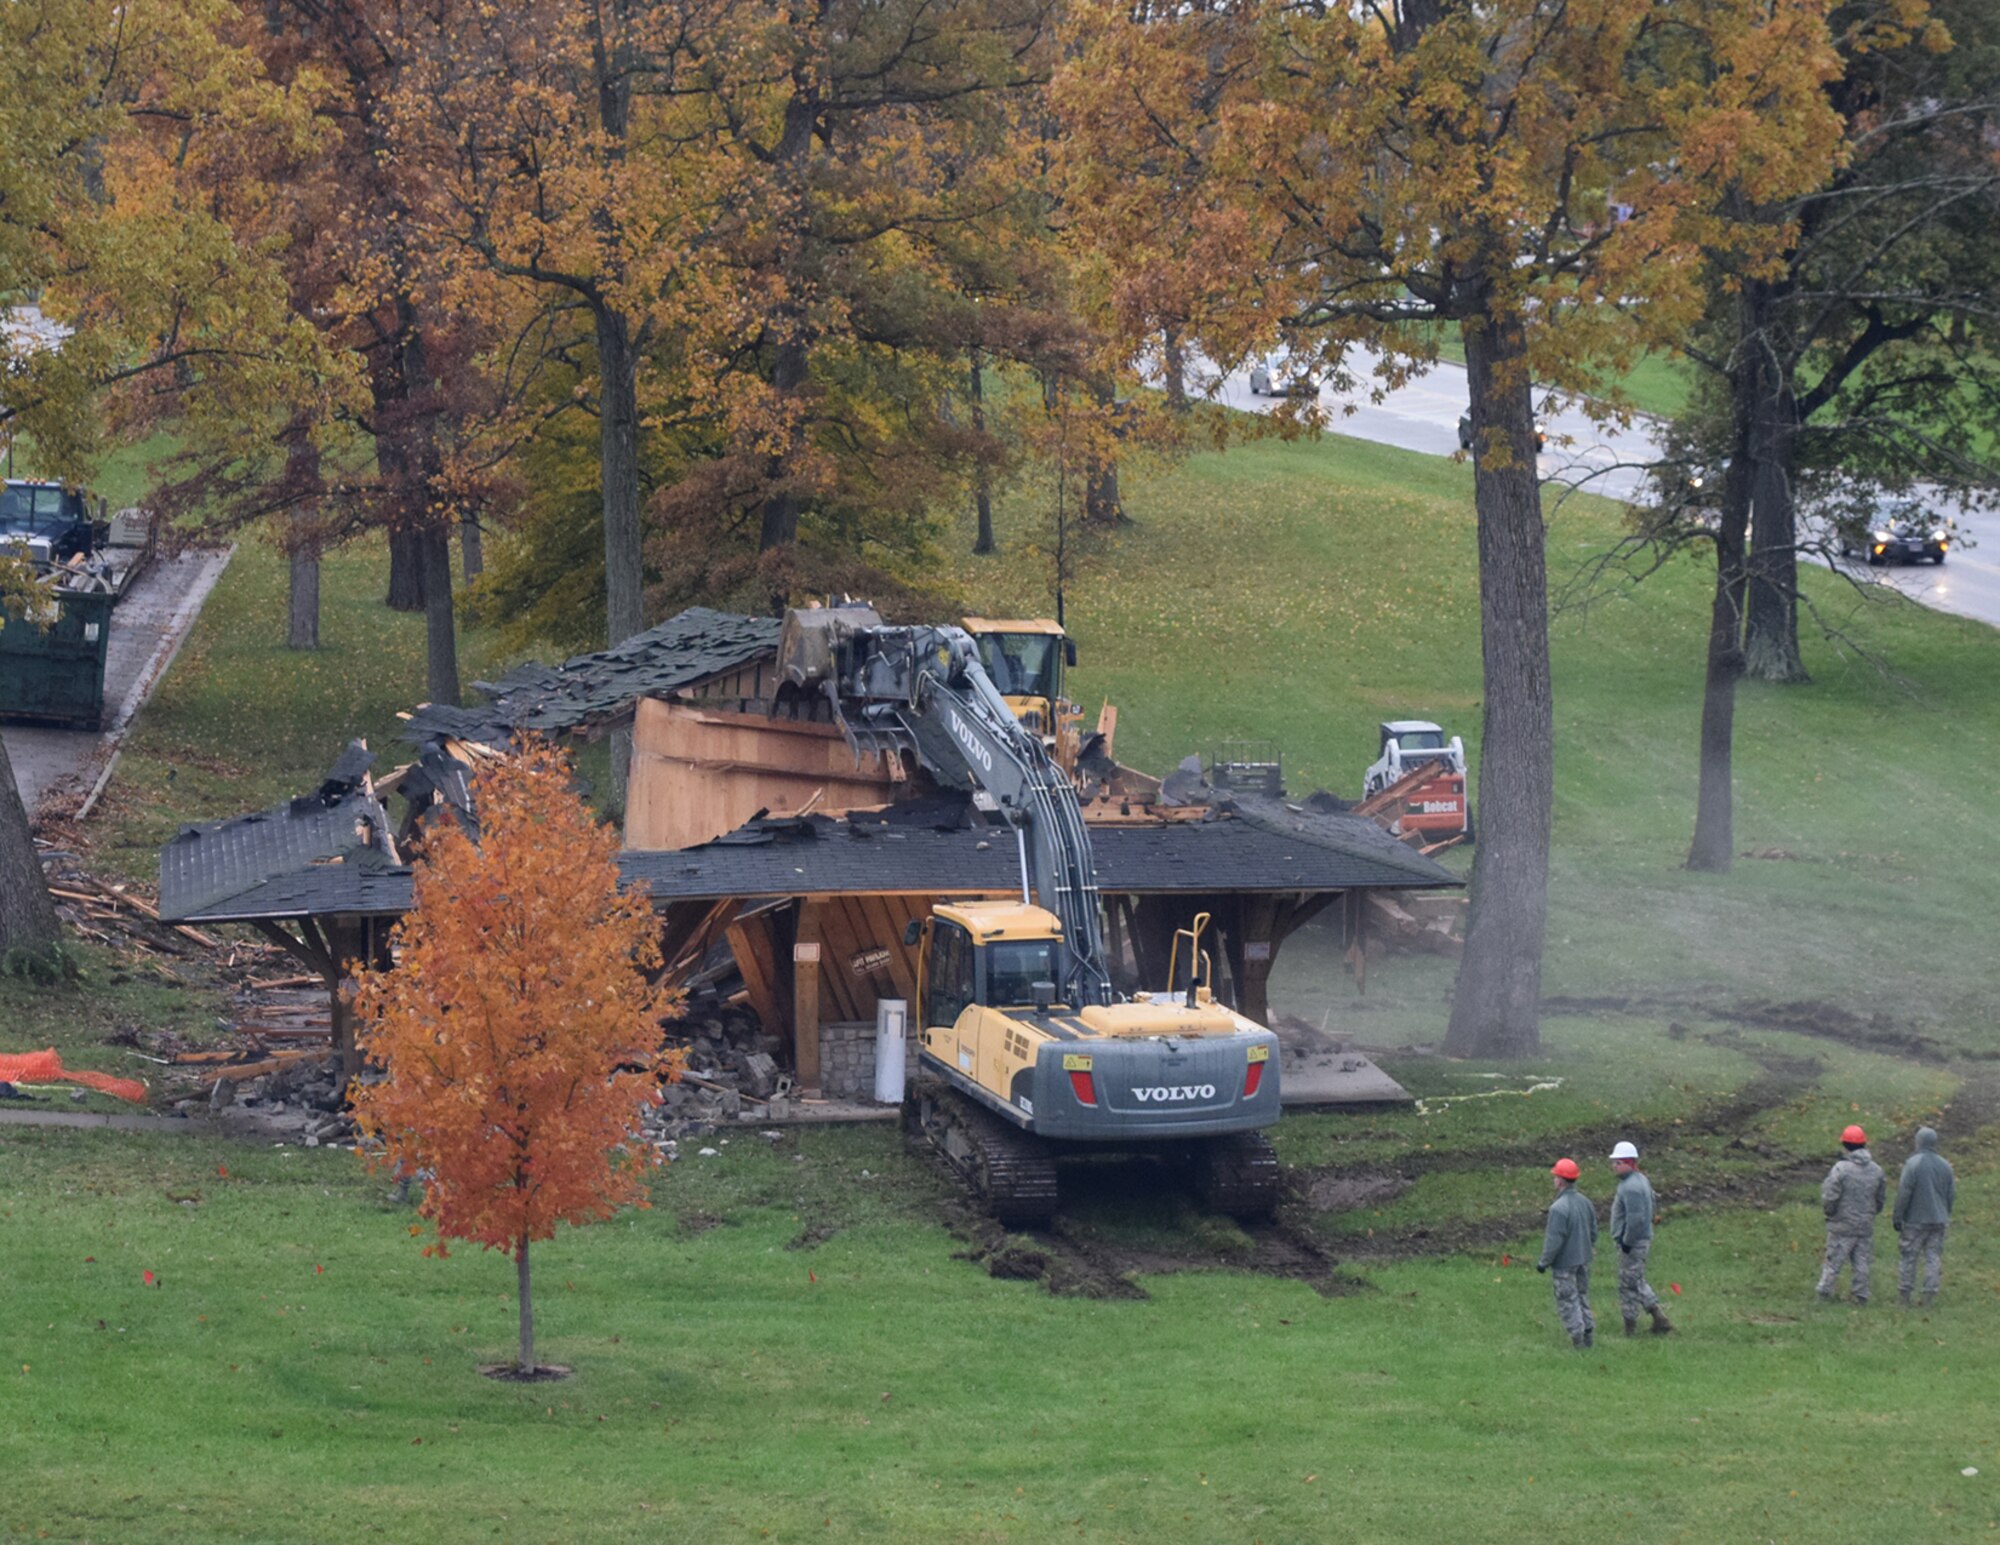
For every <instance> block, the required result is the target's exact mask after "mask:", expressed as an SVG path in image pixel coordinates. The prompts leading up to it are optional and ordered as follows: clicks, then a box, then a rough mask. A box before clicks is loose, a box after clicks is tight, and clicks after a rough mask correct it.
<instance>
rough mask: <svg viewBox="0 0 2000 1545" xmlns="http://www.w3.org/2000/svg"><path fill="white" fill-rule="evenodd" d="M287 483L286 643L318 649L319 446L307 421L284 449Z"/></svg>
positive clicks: (294, 430) (291, 645)
mask: <svg viewBox="0 0 2000 1545" xmlns="http://www.w3.org/2000/svg"><path fill="white" fill-rule="evenodd" d="M285 484H286V487H287V489H288V491H289V494H290V496H291V498H292V499H293V500H295V501H302V502H295V503H294V504H293V505H292V508H291V518H290V525H291V531H290V532H289V534H288V537H289V540H288V542H287V544H286V545H287V547H288V548H289V550H290V555H291V584H290V588H289V590H288V592H287V594H286V597H285V643H286V646H287V647H288V648H292V649H317V648H319V519H318V515H319V512H318V509H317V501H316V500H315V499H314V498H313V495H314V494H315V493H316V491H317V490H318V487H319V447H318V446H316V445H314V444H313V439H312V435H311V434H310V433H309V432H308V431H307V428H306V426H305V425H304V424H294V425H293V426H292V442H291V445H290V447H289V448H288V449H287V450H286V452H285Z"/></svg>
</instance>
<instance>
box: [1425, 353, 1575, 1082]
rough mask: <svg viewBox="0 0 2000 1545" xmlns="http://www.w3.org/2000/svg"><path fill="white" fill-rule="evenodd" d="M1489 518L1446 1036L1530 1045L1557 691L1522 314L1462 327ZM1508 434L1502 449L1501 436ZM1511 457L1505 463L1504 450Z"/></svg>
mask: <svg viewBox="0 0 2000 1545" xmlns="http://www.w3.org/2000/svg"><path fill="white" fill-rule="evenodd" d="M1463 337H1464V340H1465V363H1466V374H1467V377H1468V378H1469V381H1470V385H1471V394H1472V430H1473V434H1474V435H1475V436H1477V437H1479V442H1478V443H1479V444H1480V445H1481V446H1482V454H1481V455H1480V456H1479V457H1478V459H1477V461H1476V462H1475V463H1474V473H1473V503H1474V505H1475V507H1476V509H1477V513H1478V519H1479V633H1480V643H1481V652H1482V655H1483V658H1484V665H1485V688H1486V712H1485V727H1484V733H1483V735H1482V736H1481V745H1480V758H1479V850H1478V856H1477V857H1476V858H1475V859H1474V860H1473V865H1472V905H1471V909H1470V916H1469V917H1468V919H1467V924H1466V936H1465V953H1464V956H1463V958H1462V960H1461V962H1460V965H1459V971H1458V987H1457V991H1456V992H1455V993H1454V995H1453V997H1452V1005H1451V1024H1450V1027H1449V1029H1448V1030H1447V1031H1446V1034H1445V1043H1444V1044H1445V1050H1446V1051H1448V1052H1450V1053H1452V1054H1453V1055H1454V1056H1461V1057H1526V1056H1531V1055H1533V1054H1534V1053H1535V1052H1536V1051H1538V1050H1539V1049H1540V1046H1541V989H1542V935H1543V931H1544V927H1545V923H1546V918H1547V908H1548V883H1549V828H1550V819H1551V811H1552V809H1553V802H1554V781H1555V747H1554V736H1555V728H1554V719H1555V714H1554V697H1553V693H1552V690H1551V687H1550V680H1549V608H1548V579H1547V568H1546V559H1547V555H1546V552H1545V550H1544V542H1543V532H1542V500H1541V487H1540V484H1539V481H1538V480H1537V477H1536V471H1535V413H1534V398H1533V393H1532V390H1531V387H1532V383H1531V382H1530V381H1529V378H1528V365H1527V346H1526V339H1525V336H1524V333H1523V330H1522V327H1521V324H1520V323H1519V322H1518V321H1513V322H1495V321H1487V320H1474V321H1468V322H1466V323H1465V324H1464V327H1463ZM1487 447H1492V448H1493V449H1499V448H1504V449H1505V451H1506V453H1507V454H1506V455H1505V456H1504V457H1502V456H1499V455H1495V454H1493V453H1492V450H1491V449H1486V448H1487ZM1503 459H1504V460H1505V461H1506V463H1507V464H1506V465H1505V466H1500V465H1498V463H1499V462H1500V461H1502V460H1503Z"/></svg>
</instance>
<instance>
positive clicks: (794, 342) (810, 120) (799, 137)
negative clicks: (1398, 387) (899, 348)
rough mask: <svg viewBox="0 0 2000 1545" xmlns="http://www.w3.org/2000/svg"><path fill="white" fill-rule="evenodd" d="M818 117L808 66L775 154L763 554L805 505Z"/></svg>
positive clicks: (788, 534) (795, 525) (787, 533)
mask: <svg viewBox="0 0 2000 1545" xmlns="http://www.w3.org/2000/svg"><path fill="white" fill-rule="evenodd" d="M818 114H819V84H818V82H817V81H816V80H815V79H814V77H813V75H812V73H811V71H810V69H809V68H807V67H804V66H801V67H800V69H798V70H797V71H795V72H794V74H793V77H792V94H791V97H790V98H789V99H788V100H787V101H786V103H785V127H784V130H783V132H782V133H781V134H780V135H779V137H778V147H777V149H776V151H775V152H774V153H773V156H772V159H773V162H774V164H775V167H776V171H777V190H778V191H777V198H776V201H775V203H776V208H775V210H774V212H773V214H772V216H771V218H772V219H773V220H774V221H775V222H777V223H778V225H779V228H780V230H781V231H782V232H783V238H782V239H783V242H784V250H783V253H782V256H781V257H780V258H779V264H778V266H779V271H780V273H781V274H782V276H783V278H784V281H785V284H784V296H783V299H782V300H781V301H780V302H779V304H778V306H777V308H776V311H775V313H774V315H773V317H772V333H773V336H774V337H775V338H776V339H777V344H776V347H775V348H774V349H773V351H772V356H771V387H772V390H773V392H774V393H775V394H776V395H777V398H778V401H779V402H780V403H782V404H784V406H785V410H786V421H785V427H784V435H785V438H784V444H783V445H782V446H781V447H780V449H779V450H778V451H777V452H776V453H775V454H774V455H773V456H772V457H771V458H770V462H769V465H768V474H769V476H770V478H771V479H772V481H773V482H774V483H775V484H776V485H777V487H776V490H775V491H774V492H773V493H772V494H771V495H770V497H769V498H767V499H765V501H764V509H763V512H762V519H761V521H760V522H759V529H758V532H757V551H758V552H760V553H768V552H771V551H774V550H775V549H777V548H780V547H788V546H790V545H791V544H792V543H794V542H796V541H797V540H798V539H799V516H800V514H801V513H802V512H803V511H804V508H805V500H804V498H803V496H802V495H801V493H800V491H799V487H798V483H797V478H798V474H799V470H800V464H801V462H802V460H803V458H804V455H805V450H806V433H805V408H804V404H803V403H802V402H800V401H799V399H800V397H801V396H802V395H803V394H804V392H805V389H806V382H807V380H808V379H809V378H810V375H811V366H812V358H811V348H812V341H811V338H810V336H809V331H808V329H809V325H810V319H809V318H808V316H807V313H806V291H807V275H806V272H805V262H806V242H807V239H808V227H809V225H810V222H811V219H812V210H811V208H810V207H809V202H808V201H809V199H810V193H809V191H808V189H807V180H808V177H807V174H808V172H809V170H810V164H809V163H810V160H811V156H812V145H813V126H814V123H815V121H816V119H817V117H818ZM771 599H772V601H773V602H774V603H776V604H780V605H782V604H783V602H784V601H785V599H786V598H785V597H783V596H777V595H774V596H773V597H772V598H771Z"/></svg>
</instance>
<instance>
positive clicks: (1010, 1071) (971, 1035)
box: [778, 606, 1278, 1224]
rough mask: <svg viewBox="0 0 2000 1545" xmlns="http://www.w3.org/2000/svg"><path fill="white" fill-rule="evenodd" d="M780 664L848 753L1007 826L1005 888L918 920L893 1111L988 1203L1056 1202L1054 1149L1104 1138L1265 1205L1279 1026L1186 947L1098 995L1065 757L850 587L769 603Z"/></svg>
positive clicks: (1092, 1147)
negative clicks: (1256, 1017) (844, 595)
mask: <svg viewBox="0 0 2000 1545" xmlns="http://www.w3.org/2000/svg"><path fill="white" fill-rule="evenodd" d="M778 667H779V670H780V671H781V672H782V673H783V674H784V676H785V677H786V678H787V680H789V681H790V682H791V683H792V684H793V685H794V686H796V687H799V688H805V689H812V690H818V691H820V692H822V693H823V694H824V696H825V697H826V699H827V701H828V702H829V703H830V704H831V705H832V708H833V712H834V717H835V720H836V722H837V723H838V724H839V725H840V728H841V730H842V733H843V734H844V735H845V736H846V738H847V741H848V744H849V745H850V746H852V747H853V748H854V750H855V751H856V752H857V753H873V752H885V751H886V752H891V753H897V754H900V753H903V752H913V753H915V755H916V756H917V757H918V759H919V760H920V761H921V762H922V763H923V765H924V767H925V768H926V769H927V770H928V771H929V772H930V774H931V776H932V777H933V778H934V779H936V780H937V781H938V782H939V783H940V784H943V785H945V786H947V787H952V788H960V789H969V790H970V791H971V793H972V799H973V804H974V806H975V807H976V808H977V809H979V810H980V811H981V812H983V813H984V814H985V816H986V818H987V819H988V820H989V821H994V822H997V823H998V824H1000V825H1001V826H1004V827H1011V828H1012V830H1013V833H1014V839H1015V843H1016V846H1017V849H1018V852H1019V855H1020V863H1021V896H1020V899H1019V900H1006V901H961V902H952V903H949V904H940V905H938V906H937V907H935V908H934V909H933V911H932V913H931V915H930V917H929V918H927V919H925V920H924V921H923V923H922V924H921V925H918V924H915V923H913V924H911V929H912V936H911V937H910V938H909V939H907V940H906V941H905V942H906V943H910V944H916V943H918V942H919V941H921V944H922V950H921V953H920V955H919V969H918V995H919V1003H918V1005H917V1012H918V1015H919V1019H918V1025H919V1035H918V1059H917V1060H918V1068H917V1076H916V1080H915V1086H914V1089H913V1092H912V1096H911V1101H910V1111H911V1119H912V1120H913V1122H914V1123H915V1124H917V1125H918V1126H919V1127H920V1128H921V1129H922V1131H923V1133H924V1135H925V1136H926V1137H927V1138H928V1139H929V1140H930V1141H931V1142H932V1143H933V1144H935V1145H936V1147H937V1148H938V1149H939V1151H940V1152H941V1153H942V1154H943V1155H944V1156H945V1158H946V1159H947V1160H948V1161H950V1162H951V1164H952V1165H953V1167H954V1168H956V1169H957V1170H958V1171H959V1172H960V1173H961V1174H962V1175H964V1176H965V1178H966V1179H967V1180H968V1181H969V1182H970V1183H971V1184H972V1185H973V1187H974V1188H975V1189H976V1190H977V1191H978V1192H979V1193H980V1194H981V1196H982V1197H983V1198H984V1199H985V1201H986V1203H987V1205H988V1206H989V1207H990V1208H991V1209H992V1211H993V1213H994V1215H995V1216H996V1217H998V1218H999V1219H1000V1220H1001V1221H1002V1222H1005V1223H1011V1224H1019V1223H1032V1222H1036V1221H1040V1220H1044V1219H1046V1218H1047V1217H1049V1216H1050V1214H1051V1213H1052V1212H1053V1211H1054V1210H1055V1205H1056V1166H1055V1160H1056V1159H1057V1157H1058V1156H1060V1155H1062V1154H1064V1153H1077V1152H1088V1151H1104V1150H1105V1149H1107V1148H1119V1149H1127V1150H1133V1149H1136V1150H1157V1151H1161V1152H1166V1153H1169V1154H1173V1155H1176V1156H1185V1157H1186V1158H1188V1159H1190V1160H1191V1161H1192V1162H1193V1165H1194V1168H1195V1174H1196V1179H1197V1184H1198V1186H1199V1188H1200V1190H1201V1193H1202V1195H1203V1197H1204V1198H1205V1199H1206V1200H1207V1201H1208V1202H1209V1203H1210V1205H1212V1206H1214V1207H1216V1208H1218V1209H1220V1210H1222V1211H1226V1212H1230V1213H1235V1214H1239V1215H1245V1216H1250V1215H1258V1214H1265V1213H1268V1212H1270V1210H1271V1209H1272V1207H1273V1206H1275V1204H1276V1202H1277V1195H1278V1164H1277V1157H1276V1155H1275V1154H1274V1153H1273V1152H1272V1150H1271V1146H1270V1144H1269V1143H1268V1142H1266V1141H1265V1139H1264V1137H1263V1135H1262V1133H1261V1131H1260V1129H1261V1128H1263V1127H1267V1126H1269V1125H1271V1124H1272V1123H1273V1122H1275V1121H1276V1120H1277V1119H1278V1039H1277V1037H1276V1036H1275V1035H1274V1034H1272V1032H1271V1031H1270V1030H1268V1029H1266V1028H1264V1027H1263V1026H1261V1025H1258V1024H1256V1023H1254V1022H1253V1021H1251V1020H1248V1019H1245V1018H1244V1017H1243V1016H1242V1015H1240V1014H1237V1013H1236V1012H1234V1011H1233V1010H1231V1009H1229V1008H1228V1007H1226V1006H1224V1005H1223V1004H1221V1003H1218V1002H1217V1001H1216V1000H1215V997H1214V995H1213V993H1212V992H1211V991H1210V988H1209V984H1208V976H1207V973H1206V971H1205V969H1204V960H1205V957H1204V956H1203V954H1202V952H1201V927H1202V924H1203V923H1205V922H1206V919H1205V918H1202V919H1198V920H1196V922H1195V924H1194V926H1193V927H1192V928H1189V929H1186V930H1183V931H1182V933H1181V934H1180V937H1179V939H1177V940H1176V944H1175V952H1174V965H1173V966H1172V967H1170V977H1171V978H1173V980H1170V982H1169V983H1168V984H1167V985H1168V986H1169V987H1172V986H1174V985H1176V984H1177V983H1178V981H1179V971H1178V961H1179V948H1180V943H1181V942H1182V941H1185V942H1186V943H1187V944H1188V950H1189V957H1190V959H1189V966H1188V971H1187V975H1186V979H1185V985H1184V988H1183V990H1181V991H1177V992H1162V993H1157V994H1154V993H1138V994H1135V995H1134V996H1133V998H1132V999H1130V1000H1129V1001H1126V1002H1118V1001H1115V999H1116V997H1117V995H1116V993H1115V992H1114V991H1113V989H1112V983H1111V976H1110V973H1109V972H1108V971H1107V969H1106V967H1105V964H1104V958H1103V954H1104V950H1103V938H1102V930H1101V924H1100V921H1099V917H1098V893H1097V882H1096V879H1095V876H1094V872H1093V870H1092V867H1091V856H1090V833H1089V830H1088V828H1087V827H1086V826H1085V825H1084V821H1083V814H1082V811H1081V809H1080V808H1079V807H1078V804H1077V798H1076V793H1075V790H1074V788H1073V787H1072V786H1071V783H1070V780H1069V778H1068V777H1067V776H1066V775H1065V774H1064V773H1063V772H1062V770H1061V769H1060V768H1059V767H1058V766H1056V764H1055V763H1054V761H1053V760H1052V759H1051V758H1050V756H1049V753H1048V749H1047V748H1046V747H1045V746H1044V745H1043V743H1042V739H1041V737H1040V736H1039V735H1036V734H1033V733H1031V732H1029V731H1028V730H1027V729H1025V728H1023V726H1022V725H1021V724H1020V722H1019V721H1018V720H1017V719H1016V717H1015V715H1014V713H1013V712H1012V710H1011V709H1010V707H1009V705H1008V702H1007V699H1006V697H1005V696H1004V695H1003V694H1002V693H1001V692H1000V690H999V689H998V688H997V687H996V686H995V685H994V683H993V681H992V679H991V678H990V677H989V676H988V674H987V672H986V670H985V668H984V666H983V665H982V664H981V661H980V651H979V648H978V645H977V644H976V643H975V642H974V640H973V639H972V637H971V636H970V635H969V634H967V633H966V632H965V631H964V630H963V629H960V628H954V627H890V626H886V625H884V624H883V623H882V621H881V619H880V618H878V617H877V616H876V614H875V613H874V612H873V611H871V610H869V609H868V608H866V607H855V606H843V607H829V608H824V609H818V610H807V611H794V612H791V613H789V614H787V616H786V618H785V626H784V631H783V634H782V635H781V637H780V639H779V643H778Z"/></svg>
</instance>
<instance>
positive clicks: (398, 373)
mask: <svg viewBox="0 0 2000 1545" xmlns="http://www.w3.org/2000/svg"><path fill="white" fill-rule="evenodd" d="M402 324H403V325H402V331H401V333H400V335H399V336H398V339H397V347H396V359H395V366H394V370H393V374H394V376H395V378H396V380H397V382H398V383H399V386H400V390H401V393H402V397H401V400H400V402H399V404H398V406H399V408H400V412H398V413H397V414H395V415H393V416H391V417H390V418H389V420H388V422H390V423H391V424H393V425H394V428H393V430H392V431H391V432H390V433H388V434H386V435H384V436H382V437H381V440H380V443H379V444H378V448H377V452H376V455H377V458H378V461H379V462H380V464H381V466H382V468H383V470H384V472H385V473H388V474H390V475H392V476H393V477H394V479H395V482H394V489H395V497H396V502H397V505H398V509H397V522H396V529H397V531H398V532H402V533H407V534H408V536H409V538H410V539H411V540H412V541H413V543H414V545H415V548H416V553H417V565H418V573H419V574H420V575H421V576H422V583H423V596H424V601H423V611H424V687H425V691H426V693H427V694H428V697H429V700H430V701H431V702H433V703H453V704H455V703H457V702H458V700H459V685H458V625H457V619H456V618H455V617H454V616H453V614H452V594H451V528H450V526H449V524H448V523H447V522H445V521H444V520H442V519H440V518H439V516H438V514H437V512H436V510H435V509H434V508H433V505H434V504H435V502H436V499H437V492H438V483H439V479H440V476H441V473H442V470H443V469H442V465H441V463H442V456H441V454H440V452H439V450H438V445H437V408H436V396H435V393H434V392H433V390H432V383H431V376H430V362H429V358H428V352H427V350H426V348H425V343H424V333H423V329H422V327H420V326H419V325H418V321H417V315H416V308H415V306H414V305H412V304H410V303H408V302H405V303H404V304H403V306H402ZM391 552H392V556H393V547H392V549H391Z"/></svg>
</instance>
